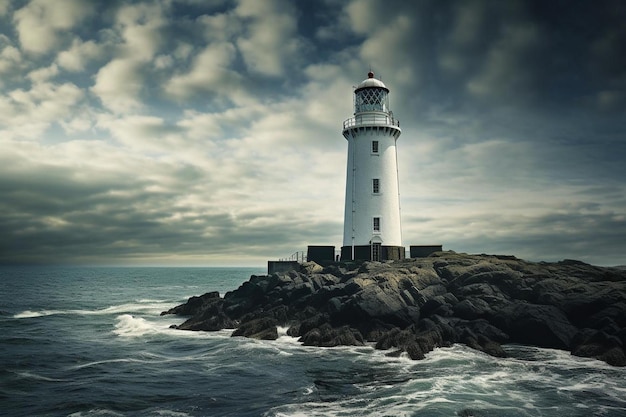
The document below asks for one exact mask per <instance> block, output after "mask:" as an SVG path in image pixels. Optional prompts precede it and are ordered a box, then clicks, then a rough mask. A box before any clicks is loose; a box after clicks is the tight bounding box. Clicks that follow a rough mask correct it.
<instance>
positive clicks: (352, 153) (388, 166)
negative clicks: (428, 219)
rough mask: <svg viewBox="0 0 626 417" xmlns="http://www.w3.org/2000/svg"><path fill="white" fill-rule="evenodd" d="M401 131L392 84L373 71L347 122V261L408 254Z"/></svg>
mask: <svg viewBox="0 0 626 417" xmlns="http://www.w3.org/2000/svg"><path fill="white" fill-rule="evenodd" d="M401 132H402V131H401V130H400V122H399V121H398V120H397V119H395V118H394V117H393V113H392V112H391V110H390V108H389V89H388V88H387V87H386V86H385V84H384V83H383V82H382V81H380V80H378V79H376V78H374V73H373V72H371V71H370V72H369V73H368V74H367V79H365V80H364V81H363V82H361V83H360V84H359V85H358V86H357V87H356V89H355V90H354V116H353V117H351V118H349V119H348V120H346V121H345V122H343V136H344V137H345V138H346V139H347V140H348V164H347V173H346V199H345V212H344V225H343V246H342V247H341V259H342V260H374V261H383V260H389V259H404V257H405V249H404V246H402V229H401V220H400V193H399V184H398V158H397V151H396V141H397V140H398V138H399V137H400V133H401Z"/></svg>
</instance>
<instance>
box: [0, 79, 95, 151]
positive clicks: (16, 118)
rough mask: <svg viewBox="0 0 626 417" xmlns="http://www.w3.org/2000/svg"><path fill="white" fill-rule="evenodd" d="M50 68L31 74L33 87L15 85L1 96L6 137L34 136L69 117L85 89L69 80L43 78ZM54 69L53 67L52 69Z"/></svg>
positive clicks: (1, 119) (1, 121)
mask: <svg viewBox="0 0 626 417" xmlns="http://www.w3.org/2000/svg"><path fill="white" fill-rule="evenodd" d="M48 71H51V70H49V69H45V70H44V73H43V75H42V73H35V75H33V76H32V78H34V79H35V80H38V81H36V82H35V83H33V85H32V88H30V89H28V90H26V89H15V90H12V91H10V92H8V94H6V95H5V96H1V97H0V126H1V127H2V132H3V135H5V136H6V137H7V138H17V137H22V138H27V139H31V140H33V139H34V140H36V138H38V137H39V136H41V135H42V134H43V133H44V132H45V130H46V129H47V128H48V127H49V126H50V125H51V124H52V123H54V122H56V121H59V120H64V119H67V118H69V117H71V114H72V112H73V111H74V109H75V108H76V106H77V105H78V104H79V103H80V102H81V100H82V99H83V97H84V92H83V91H82V90H81V89H80V88H78V87H77V86H76V85H74V84H73V83H70V82H66V83H62V84H55V83H51V82H47V81H45V79H46V78H47V77H48V76H49V74H47V72H48ZM52 72H54V70H52Z"/></svg>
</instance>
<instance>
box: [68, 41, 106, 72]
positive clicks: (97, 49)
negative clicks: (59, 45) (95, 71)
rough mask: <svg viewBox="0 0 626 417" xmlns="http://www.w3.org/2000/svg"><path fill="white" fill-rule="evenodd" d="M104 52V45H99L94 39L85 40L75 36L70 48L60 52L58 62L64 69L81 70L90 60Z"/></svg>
mask: <svg viewBox="0 0 626 417" xmlns="http://www.w3.org/2000/svg"><path fill="white" fill-rule="evenodd" d="M102 54H103V47H102V45H98V44H97V43H96V42H94V41H93V40H89V41H87V42H83V41H82V40H81V39H78V38H75V39H74V40H73V41H72V46H71V47H70V49H67V50H65V51H62V52H60V53H59V55H58V57H57V62H58V64H59V66H60V67H62V68H63V69H66V70H68V71H73V72H79V71H83V70H84V69H85V66H86V65H87V64H88V63H89V62H90V61H92V60H94V59H96V58H99V57H100V56H102Z"/></svg>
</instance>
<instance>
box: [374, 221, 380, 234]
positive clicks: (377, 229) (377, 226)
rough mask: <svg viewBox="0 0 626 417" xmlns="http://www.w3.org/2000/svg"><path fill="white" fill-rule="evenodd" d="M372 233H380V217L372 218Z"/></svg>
mask: <svg viewBox="0 0 626 417" xmlns="http://www.w3.org/2000/svg"><path fill="white" fill-rule="evenodd" d="M373 226H374V231H375V232H380V217H374V224H373Z"/></svg>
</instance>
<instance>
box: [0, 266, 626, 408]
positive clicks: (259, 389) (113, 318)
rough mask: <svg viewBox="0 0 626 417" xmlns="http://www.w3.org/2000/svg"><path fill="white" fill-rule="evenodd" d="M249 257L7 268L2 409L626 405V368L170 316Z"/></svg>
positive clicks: (0, 349)
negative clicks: (344, 342) (309, 335)
mask: <svg viewBox="0 0 626 417" xmlns="http://www.w3.org/2000/svg"><path fill="white" fill-rule="evenodd" d="M253 273H257V274H258V273H264V271H263V270H259V269H254V268H85V267H72V268H61V267H51V268H48V267H4V268H0V415H1V416H72V417H87V416H171V417H187V416H276V417H278V416H379V417H382V416H420V417H421V416H459V415H461V416H466V417H467V416H481V417H487V416H489V417H491V416H493V417H496V416H497V417H503V416H555V417H556V416H558V417H562V416H567V417H574V416H626V369H624V368H614V367H611V366H608V365H606V364H604V363H603V362H599V361H596V360H593V359H585V358H577V357H573V356H571V355H570V354H569V353H567V352H562V351H558V350H550V349H537V348H532V347H522V346H507V347H506V350H507V352H508V353H509V355H510V357H509V358H506V359H497V358H493V357H489V356H486V355H484V354H482V353H480V352H476V351H473V350H471V349H469V348H466V347H464V346H461V345H458V346H454V347H451V348H440V349H436V350H435V351H433V352H431V353H429V354H428V355H427V357H426V359H425V360H423V361H411V360H410V359H408V358H406V357H399V358H392V357H387V356H386V355H385V353H386V352H383V351H376V350H374V349H373V347H371V346H366V347H340V348H330V349H328V348H326V349H325V348H316V347H303V346H301V345H300V344H299V343H298V342H297V340H296V339H294V338H291V337H289V336H287V335H286V329H281V331H280V333H281V334H282V336H280V337H279V339H278V340H276V341H258V340H250V339H243V338H231V337H230V333H231V331H229V330H223V331H220V332H214V333H207V332H187V331H179V330H173V329H170V328H169V327H170V325H172V324H180V323H182V322H183V320H184V319H183V318H181V317H176V316H163V317H161V316H159V313H160V312H161V311H163V310H167V309H169V308H170V307H173V306H175V305H178V304H180V303H182V302H184V301H185V300H186V299H187V298H188V297H190V296H192V295H200V294H203V293H204V292H207V291H213V290H217V291H220V293H221V294H224V292H226V291H228V290H233V289H235V288H237V287H238V286H239V285H240V284H241V283H242V282H244V281H246V280H247V279H248V278H249V276H250V275H251V274H253Z"/></svg>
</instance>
